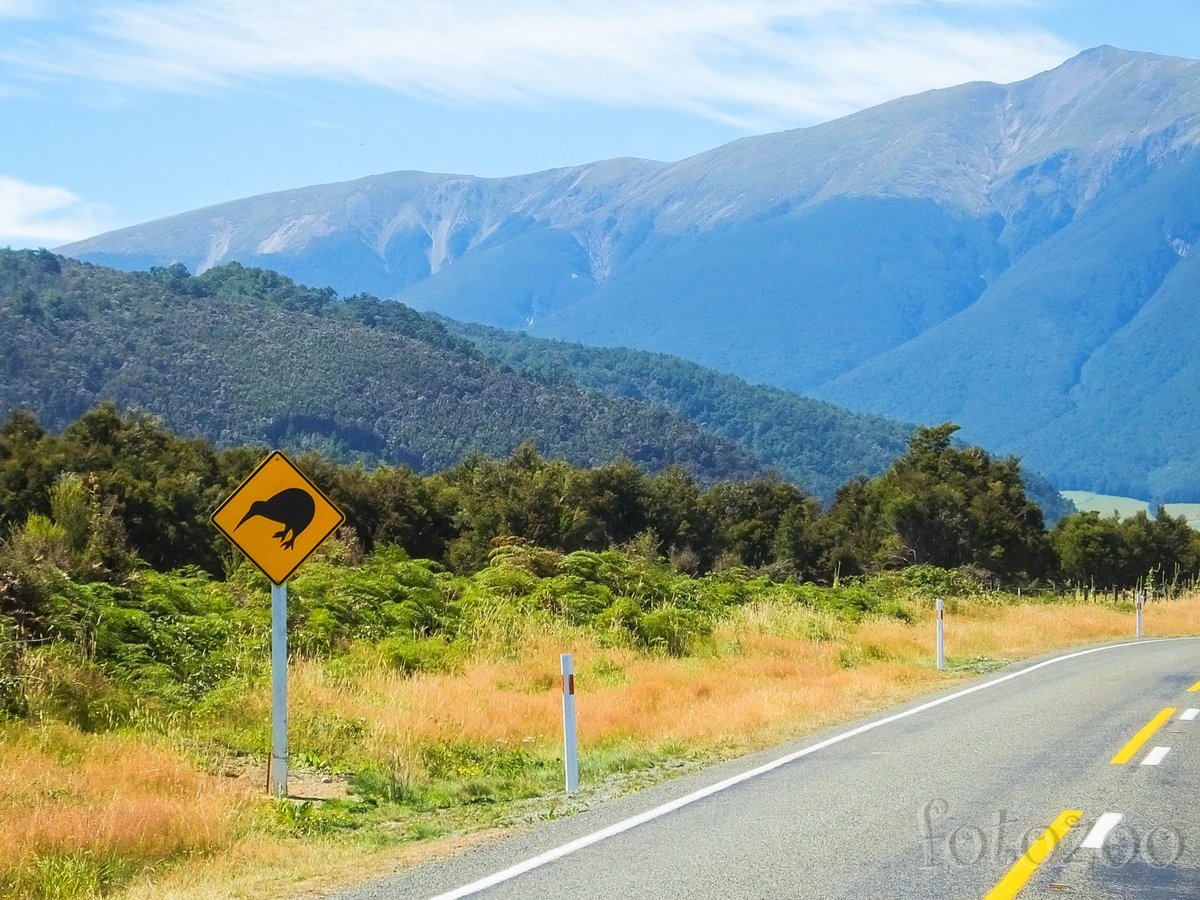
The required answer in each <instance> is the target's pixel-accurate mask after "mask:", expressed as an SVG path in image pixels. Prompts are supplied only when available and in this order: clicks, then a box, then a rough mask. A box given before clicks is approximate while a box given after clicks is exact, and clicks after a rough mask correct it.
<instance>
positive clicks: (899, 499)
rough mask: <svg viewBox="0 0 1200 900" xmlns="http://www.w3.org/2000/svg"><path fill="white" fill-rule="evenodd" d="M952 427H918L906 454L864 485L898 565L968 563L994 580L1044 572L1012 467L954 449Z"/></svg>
mask: <svg viewBox="0 0 1200 900" xmlns="http://www.w3.org/2000/svg"><path fill="white" fill-rule="evenodd" d="M956 431H958V426H957V425H954V424H952V423H949V422H947V423H944V424H942V425H939V426H937V427H935V428H920V429H918V430H917V432H916V433H915V434H914V435H913V436H912V438H911V439H910V440H909V449H908V452H907V453H906V454H905V455H904V456H902V457H900V458H899V459H897V460H896V461H895V462H894V463H893V464H892V466H891V468H889V469H888V471H887V472H885V473H884V474H883V475H882V476H881V477H880V478H878V479H876V480H875V482H873V484H872V491H873V492H874V493H875V494H876V495H877V497H878V499H879V502H880V505H881V508H882V513H883V518H884V521H885V522H886V523H887V526H888V528H889V530H890V531H891V533H892V535H894V538H895V544H896V551H897V553H898V556H899V559H898V560H897V561H898V562H901V563H902V564H915V563H928V564H931V565H936V566H940V567H942V568H948V569H949V568H957V567H959V566H964V565H971V566H976V567H978V568H981V569H984V570H986V571H988V572H991V573H992V574H995V575H998V576H1000V577H1002V578H1016V577H1036V576H1038V575H1040V574H1043V573H1044V572H1045V571H1047V569H1048V565H1049V563H1050V559H1051V556H1050V553H1049V547H1048V545H1047V544H1046V539H1045V525H1044V521H1043V519H1042V511H1041V509H1040V508H1039V507H1038V506H1037V504H1035V503H1033V501H1031V500H1030V499H1029V498H1028V497H1027V496H1026V493H1025V486H1024V482H1023V481H1022V479H1021V467H1020V463H1019V462H1018V461H1017V460H1016V459H1014V458H1009V459H1002V460H994V459H992V457H991V456H989V455H988V454H987V453H986V452H984V451H983V450H981V449H980V448H978V447H966V448H963V449H957V448H955V447H954V446H952V443H951V438H952V436H953V435H954V433H955V432H956Z"/></svg>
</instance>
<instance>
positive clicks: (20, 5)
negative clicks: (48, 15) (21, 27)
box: [0, 0, 46, 19]
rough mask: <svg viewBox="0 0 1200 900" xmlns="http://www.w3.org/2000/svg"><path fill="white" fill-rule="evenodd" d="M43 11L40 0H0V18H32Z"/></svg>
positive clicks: (44, 10) (43, 4)
mask: <svg viewBox="0 0 1200 900" xmlns="http://www.w3.org/2000/svg"><path fill="white" fill-rule="evenodd" d="M45 12H46V4H45V3H44V2H42V0H0V19H34V18H37V17H39V16H41V15H44V14H45Z"/></svg>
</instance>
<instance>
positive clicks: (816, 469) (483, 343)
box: [445, 320, 914, 499]
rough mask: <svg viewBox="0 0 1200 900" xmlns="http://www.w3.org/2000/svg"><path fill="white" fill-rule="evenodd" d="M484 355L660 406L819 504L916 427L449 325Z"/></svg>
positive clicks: (659, 357)
mask: <svg viewBox="0 0 1200 900" xmlns="http://www.w3.org/2000/svg"><path fill="white" fill-rule="evenodd" d="M445 324H446V327H447V329H449V330H450V331H451V332H453V333H455V334H459V335H462V336H464V337H465V338H467V339H469V340H470V341H471V343H472V344H474V345H475V346H476V347H477V348H478V349H479V350H480V351H481V352H482V353H484V354H485V355H487V356H489V357H492V358H494V359H496V360H499V361H500V362H503V363H504V364H505V365H508V366H511V367H512V368H514V369H516V370H517V371H519V372H521V373H523V374H526V375H531V376H534V377H536V378H538V379H539V380H540V381H543V382H546V383H547V384H564V385H578V386H580V387H585V388H591V389H595V390H601V391H604V392H605V393H609V394H616V395H617V396H621V397H628V398H630V399H632V400H638V401H642V402H646V403H653V404H656V405H659V406H664V407H666V408H667V409H669V410H671V411H672V412H676V413H678V414H679V415H681V416H683V417H684V418H686V419H690V420H691V421H693V422H695V423H696V424H697V425H699V426H700V427H702V428H704V429H705V430H706V431H711V432H713V433H714V434H719V435H721V436H722V437H725V438H728V439H730V440H732V441H736V442H737V443H738V444H740V445H741V446H743V447H745V448H746V449H747V450H749V451H750V452H751V453H753V454H754V455H755V456H756V457H757V458H758V459H760V460H761V461H762V462H764V463H765V464H767V465H769V466H774V467H775V468H777V469H779V471H780V472H781V473H783V475H784V476H785V477H787V478H788V479H790V480H792V481H794V482H795V483H796V484H800V485H803V486H804V487H805V488H806V489H808V490H810V491H813V492H814V493H816V494H817V495H818V496H819V497H821V498H823V499H832V497H833V494H834V492H835V491H836V490H837V489H838V488H839V487H841V486H842V485H843V484H845V483H846V482H847V481H849V480H850V479H851V478H855V477H857V476H859V475H879V474H880V473H882V472H883V471H884V469H886V468H887V467H888V465H889V464H891V462H892V460H894V459H895V458H896V457H897V456H899V455H900V454H902V453H903V452H904V446H905V442H906V441H907V440H908V438H909V436H910V435H911V434H912V432H913V429H914V426H912V425H905V424H901V423H899V422H894V421H891V420H889V419H884V418H882V417H880V416H869V415H862V414H857V413H852V412H850V411H848V410H845V409H842V408H841V407H838V406H834V405H833V404H831V403H824V402H822V401H820V400H813V399H811V398H809V397H802V396H801V395H799V394H794V393H791V392H790V391H784V390H781V389H779V388H773V387H768V386H765V385H751V384H747V383H746V382H745V381H743V380H742V379H741V378H738V377H737V376H735V375H727V374H724V373H722V372H717V371H715V370H713V369H706V368H704V367H703V366H700V365H697V364H696V363H693V362H689V361H687V360H685V359H680V358H679V357H676V356H667V355H666V354H662V353H649V352H646V351H641V350H628V349H625V348H604V347H586V346H584V345H582V344H568V343H563V342H561V341H551V340H545V339H539V338H533V337H529V336H528V335H525V334H521V333H518V332H512V331H503V330H501V329H498V328H489V327H487V326H483V325H469V324H462V323H458V322H453V321H451V320H445Z"/></svg>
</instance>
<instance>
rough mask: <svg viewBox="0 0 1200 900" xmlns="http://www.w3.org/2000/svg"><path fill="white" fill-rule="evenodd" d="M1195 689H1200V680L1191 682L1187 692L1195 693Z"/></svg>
mask: <svg viewBox="0 0 1200 900" xmlns="http://www.w3.org/2000/svg"><path fill="white" fill-rule="evenodd" d="M1196 691H1200V681H1197V682H1196V683H1195V684H1193V685H1192V686H1191V687H1190V688H1188V692H1189V693H1193V694H1194V693H1196Z"/></svg>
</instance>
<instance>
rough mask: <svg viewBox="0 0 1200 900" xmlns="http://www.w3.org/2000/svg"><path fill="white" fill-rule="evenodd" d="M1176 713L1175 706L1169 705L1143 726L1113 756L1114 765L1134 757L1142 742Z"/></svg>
mask: <svg viewBox="0 0 1200 900" xmlns="http://www.w3.org/2000/svg"><path fill="white" fill-rule="evenodd" d="M1173 715H1175V707H1173V706H1168V707H1167V708H1166V709H1164V710H1163V711H1162V712H1160V713H1159V714H1158V715H1157V716H1155V717H1154V718H1153V719H1151V720H1150V721H1149V722H1147V723H1146V724H1145V725H1143V726H1142V730H1141V731H1139V732H1138V733H1137V734H1135V735H1134V736H1133V737H1132V738H1130V739H1129V743H1128V744H1126V745H1125V746H1124V747H1122V748H1121V750H1120V752H1119V753H1117V755H1116V756H1114V757H1113V758H1112V762H1113V764H1114V765H1118V766H1119V765H1122V764H1124V763H1127V762H1129V760H1131V759H1133V754H1135V753H1137V752H1138V751H1139V750H1141V749H1142V744H1144V743H1146V741H1148V740H1150V737H1151V736H1152V735H1153V734H1154V732H1156V731H1158V729H1160V728H1162V727H1163V724H1164V723H1165V722H1166V721H1167V720H1168V719H1169V718H1171V716H1173Z"/></svg>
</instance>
